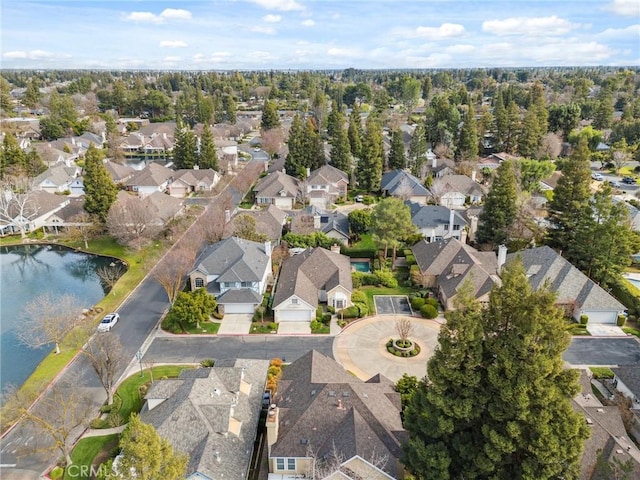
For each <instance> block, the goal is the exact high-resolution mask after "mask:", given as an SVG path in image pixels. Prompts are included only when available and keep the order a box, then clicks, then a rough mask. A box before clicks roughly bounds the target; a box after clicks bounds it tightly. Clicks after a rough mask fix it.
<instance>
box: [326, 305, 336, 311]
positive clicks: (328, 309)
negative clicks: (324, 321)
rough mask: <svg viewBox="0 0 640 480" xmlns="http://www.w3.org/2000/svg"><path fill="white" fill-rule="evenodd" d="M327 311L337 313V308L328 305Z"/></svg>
mask: <svg viewBox="0 0 640 480" xmlns="http://www.w3.org/2000/svg"><path fill="white" fill-rule="evenodd" d="M327 311H328V312H329V313H336V309H335V307H329V306H328V307H327Z"/></svg>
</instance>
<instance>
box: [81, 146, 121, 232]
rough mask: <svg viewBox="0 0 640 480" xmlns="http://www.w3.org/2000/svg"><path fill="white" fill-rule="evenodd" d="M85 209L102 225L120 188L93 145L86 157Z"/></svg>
mask: <svg viewBox="0 0 640 480" xmlns="http://www.w3.org/2000/svg"><path fill="white" fill-rule="evenodd" d="M83 181H84V209H85V210H86V211H87V213H89V214H91V215H94V216H96V217H97V218H98V219H99V220H100V221H101V222H102V223H105V222H106V221H107V214H108V213H109V209H110V208H111V205H113V203H114V202H115V201H116V197H117V196H118V188H117V187H116V185H115V183H114V182H113V179H112V178H111V176H110V175H109V172H107V169H106V168H105V166H104V163H103V162H102V158H101V155H100V152H98V150H97V149H96V147H95V146H94V145H93V144H91V145H89V148H88V149H87V151H86V153H85V155H84V174H83Z"/></svg>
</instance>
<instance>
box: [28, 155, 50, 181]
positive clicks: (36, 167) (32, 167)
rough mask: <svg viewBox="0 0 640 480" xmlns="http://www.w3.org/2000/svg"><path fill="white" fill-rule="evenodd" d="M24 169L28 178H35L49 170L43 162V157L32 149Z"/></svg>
mask: <svg viewBox="0 0 640 480" xmlns="http://www.w3.org/2000/svg"><path fill="white" fill-rule="evenodd" d="M24 168H25V173H26V175H27V177H29V178H34V177H37V176H38V175H40V174H41V173H43V172H44V171H45V170H46V169H47V166H46V165H45V164H44V162H43V161H42V157H41V156H40V154H39V153H38V151H37V150H36V149H34V148H32V149H31V150H29V152H28V153H27V156H26V157H25V163H24Z"/></svg>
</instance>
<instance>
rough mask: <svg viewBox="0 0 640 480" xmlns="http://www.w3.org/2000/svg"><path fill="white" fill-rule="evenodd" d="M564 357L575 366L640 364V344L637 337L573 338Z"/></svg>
mask: <svg viewBox="0 0 640 480" xmlns="http://www.w3.org/2000/svg"><path fill="white" fill-rule="evenodd" d="M562 357H563V358H564V360H565V361H566V362H568V363H570V364H571V365H574V366H580V365H584V366H615V365H631V364H634V363H638V364H640V342H638V340H637V339H636V337H626V338H606V337H573V340H572V341H571V344H570V345H569V348H567V350H566V351H565V352H564V355H563V356H562Z"/></svg>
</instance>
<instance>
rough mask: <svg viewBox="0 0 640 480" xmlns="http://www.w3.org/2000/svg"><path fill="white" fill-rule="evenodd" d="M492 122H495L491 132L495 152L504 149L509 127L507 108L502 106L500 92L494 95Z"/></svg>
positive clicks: (502, 100) (502, 101)
mask: <svg viewBox="0 0 640 480" xmlns="http://www.w3.org/2000/svg"><path fill="white" fill-rule="evenodd" d="M493 121H494V122H495V125H494V131H493V143H494V145H493V146H494V148H495V149H496V150H498V151H501V150H502V149H503V148H504V144H505V141H506V137H507V130H508V127H509V117H508V115H507V108H506V107H505V105H504V99H503V97H502V90H500V91H499V92H498V93H497V95H496V99H495V103H494V106H493Z"/></svg>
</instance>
